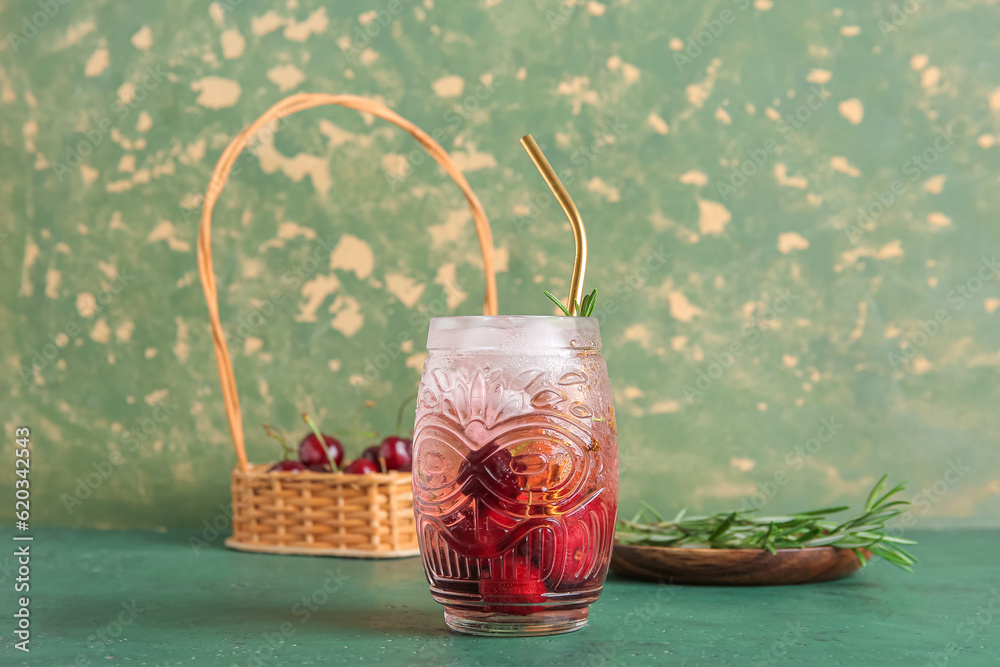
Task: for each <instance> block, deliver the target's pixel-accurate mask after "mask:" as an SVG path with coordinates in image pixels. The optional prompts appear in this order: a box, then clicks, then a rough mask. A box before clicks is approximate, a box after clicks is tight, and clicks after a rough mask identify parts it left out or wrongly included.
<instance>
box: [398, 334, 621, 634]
mask: <svg viewBox="0 0 1000 667" xmlns="http://www.w3.org/2000/svg"><path fill="white" fill-rule="evenodd" d="M428 350H429V351H430V354H429V356H428V359H427V363H426V365H425V367H424V375H423V379H422V382H421V389H420V394H419V399H418V406H417V423H416V433H415V436H414V474H413V485H414V504H415V507H416V512H417V520H418V529H419V535H420V546H421V553H422V555H423V560H424V568H425V570H426V573H427V578H428V580H429V582H430V585H431V592H432V594H433V595H434V598H435V599H436V600H437V601H438V602H440V603H442V604H444V605H445V607H446V611H445V618H446V621H447V622H448V624H449V625H450V626H451V627H452V628H453V629H455V630H459V631H462V632H471V633H475V634H508V635H531V634H553V633H558V632H569V631H571V630H575V629H578V628H580V627H582V626H583V625H584V624H585V623H586V619H587V607H588V606H589V605H590V604H591V603H592V602H594V601H595V600H596V599H597V597H598V596H599V595H600V592H601V588H602V586H603V583H604V578H605V576H606V575H607V570H608V560H609V558H610V555H611V544H612V539H613V536H614V526H615V518H616V511H617V506H618V464H617V441H616V436H615V417H614V407H613V405H612V401H611V390H610V385H609V383H608V379H607V369H606V366H605V364H604V360H603V358H602V357H601V355H600V334H599V331H598V327H597V321H596V320H595V319H593V318H555V317H458V318H438V319H435V320H433V321H432V323H431V330H430V335H429V336H428Z"/></svg>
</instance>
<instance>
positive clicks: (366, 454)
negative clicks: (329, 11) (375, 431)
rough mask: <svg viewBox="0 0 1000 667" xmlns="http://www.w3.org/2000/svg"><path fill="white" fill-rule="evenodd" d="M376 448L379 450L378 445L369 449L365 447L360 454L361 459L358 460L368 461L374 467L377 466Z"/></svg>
mask: <svg viewBox="0 0 1000 667" xmlns="http://www.w3.org/2000/svg"><path fill="white" fill-rule="evenodd" d="M378 448H379V445H372V446H371V447H367V448H366V449H365V451H363V452H361V457H360V458H363V459H367V460H368V461H371V462H372V463H374V464H375V465H378V464H379V463H378Z"/></svg>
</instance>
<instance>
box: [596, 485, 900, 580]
mask: <svg viewBox="0 0 1000 667" xmlns="http://www.w3.org/2000/svg"><path fill="white" fill-rule="evenodd" d="M887 477H888V475H883V476H882V479H880V480H879V481H878V483H877V484H876V485H875V487H874V488H873V489H872V491H871V493H869V494H868V499H867V500H866V501H865V507H864V511H863V512H862V513H861V514H860V515H858V516H857V517H855V518H853V519H849V520H847V521H844V522H841V523H838V522H836V521H830V520H829V519H827V515H828V514H836V513H837V512H843V511H844V510H848V509H850V508H849V507H847V506H842V507H824V508H822V509H817V510H810V511H808V512H799V513H797V514H790V515H788V516H770V517H763V516H755V515H754V513H755V512H756V510H749V511H746V512H739V511H737V512H722V513H719V514H712V515H710V516H687V513H686V509H682V510H681V511H680V512H678V514H677V516H675V517H674V518H673V519H672V520H670V521H666V520H664V518H663V516H662V515H660V513H659V512H657V511H656V510H655V509H653V508H652V507H651V506H650V505H649V504H647V503H645V502H643V503H642V509H641V510H639V513H638V514H636V515H635V517H633V518H632V520H631V521H628V520H625V519H622V520H619V521H618V530H617V532H616V533H615V540H616V541H617V542H619V543H621V544H639V545H645V546H659V547H702V548H712V549H766V550H767V551H770V552H771V553H774V552H775V551H777V550H778V549H801V548H808V547H821V546H832V547H837V548H838V549H853V550H854V553H856V554H857V556H858V558H859V559H860V560H861V564H862V565H866V564H867V559H866V557H865V555H864V553H863V552H862V549H867V550H868V551H870V552H871V554H872V555H873V556H879V557H881V558H884V559H885V560H887V561H889V562H890V563H892V564H893V565H896V566H898V567H900V568H902V569H904V570H906V571H907V572H911V573H912V572H913V565H914V564H915V563H917V562H918V561H917V559H916V558H915V557H914V556H913V555H912V554H910V553H909V552H907V551H906V549H904V548H903V547H902V546H900V545H904V544H916V542H914V541H913V540H905V539H903V538H901V537H893V536H892V535H889V534H888V532H887V528H886V525H885V524H886V522H887V521H888V520H889V519H891V518H893V517H895V516H898V515H899V514H902V513H903V512H904V511H905V508H906V506H908V505H909V504H910V503H909V502H907V501H905V500H891V499H892V497H893V496H895V495H896V494H897V493H899V492H900V491H902V490H904V489H905V488H906V482H901V483H899V484H897V485H896V486H895V487H893V488H892V490H890V491H888V492H885V480H886V478H887Z"/></svg>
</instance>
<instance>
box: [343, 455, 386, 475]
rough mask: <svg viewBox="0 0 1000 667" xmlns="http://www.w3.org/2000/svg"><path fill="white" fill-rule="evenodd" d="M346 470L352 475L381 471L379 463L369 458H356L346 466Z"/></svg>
mask: <svg viewBox="0 0 1000 667" xmlns="http://www.w3.org/2000/svg"><path fill="white" fill-rule="evenodd" d="M344 472H346V473H348V474H350V475H367V474H368V473H370V472H380V471H379V468H378V464H377V463H372V462H371V461H369V460H368V459H355V460H354V461H351V464H350V465H349V466H347V467H346V468H344Z"/></svg>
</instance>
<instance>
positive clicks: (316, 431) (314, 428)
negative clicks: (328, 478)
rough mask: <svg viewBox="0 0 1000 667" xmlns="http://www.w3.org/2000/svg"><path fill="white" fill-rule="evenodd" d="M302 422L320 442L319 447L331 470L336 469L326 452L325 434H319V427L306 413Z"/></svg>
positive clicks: (303, 414)
mask: <svg viewBox="0 0 1000 667" xmlns="http://www.w3.org/2000/svg"><path fill="white" fill-rule="evenodd" d="M302 421H304V422H305V423H306V424H308V425H309V429H310V430H311V431H312V432H313V435H315V436H316V439H317V440H319V447H320V449H322V450H323V456H325V457H326V462H327V463H329V464H330V468H331V469H332V468H336V467H337V466H335V465H334V464H333V459H331V458H330V452H328V451H327V450H326V438H324V437H323V434H322V433H320V432H319V427H318V426H316V422H314V421H313V420H312V417H310V416H309V415H308V414H306V413H305V412H303V413H302Z"/></svg>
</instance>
